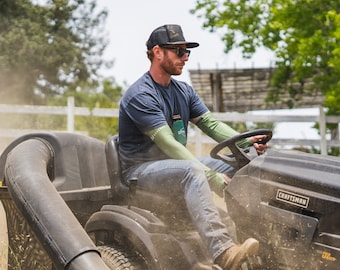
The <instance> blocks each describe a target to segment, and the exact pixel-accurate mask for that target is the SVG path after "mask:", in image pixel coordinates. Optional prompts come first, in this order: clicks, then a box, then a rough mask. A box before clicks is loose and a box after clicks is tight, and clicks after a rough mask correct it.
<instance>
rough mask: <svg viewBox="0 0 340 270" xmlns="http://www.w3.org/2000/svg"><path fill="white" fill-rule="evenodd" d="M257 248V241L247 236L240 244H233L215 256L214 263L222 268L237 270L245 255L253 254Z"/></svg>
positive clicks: (224, 269)
mask: <svg viewBox="0 0 340 270" xmlns="http://www.w3.org/2000/svg"><path fill="white" fill-rule="evenodd" d="M258 250H259V242H258V241H257V240H256V239H254V238H248V239H247V240H246V241H244V243H243V244H242V245H234V246H232V247H230V248H228V249H227V250H226V251H225V252H223V253H222V254H221V255H220V256H218V257H217V259H216V260H215V263H216V264H218V265H219V266H221V267H222V268H223V270H239V268H240V267H241V264H242V263H243V262H244V261H245V259H246V258H247V256H254V255H256V254H257V252H258Z"/></svg>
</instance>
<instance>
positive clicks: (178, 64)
mask: <svg viewBox="0 0 340 270" xmlns="http://www.w3.org/2000/svg"><path fill="white" fill-rule="evenodd" d="M160 66H161V68H162V69H163V70H164V71H165V72H166V73H168V74H169V75H181V74H182V70H183V67H184V62H183V61H181V60H177V61H173V60H171V59H170V58H169V57H168V55H167V53H166V54H165V57H164V59H163V62H162V63H161V64H160Z"/></svg>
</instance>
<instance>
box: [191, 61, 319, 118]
mask: <svg viewBox="0 0 340 270" xmlns="http://www.w3.org/2000/svg"><path fill="white" fill-rule="evenodd" d="M273 71H274V70H273V69H272V68H253V69H220V70H189V72H190V79H191V83H192V86H193V87H194V89H195V90H196V91H197V92H198V93H199V95H200V96H201V98H202V99H203V101H204V103H205V104H206V105H207V106H208V107H209V109H210V110H212V111H214V112H226V111H227V112H247V111H252V110H273V109H287V108H288V105H287V102H288V101H289V99H290V97H289V95H288V94H285V95H284V97H283V101H281V102H279V103H276V104H273V103H266V102H265V99H266V97H267V94H268V92H269V81H270V77H271V75H272V73H273ZM308 84H309V83H308V82H306V83H305V85H304V86H305V87H307V86H308ZM298 98H299V101H297V102H295V103H294V108H311V107H316V106H320V105H321V104H322V102H323V97H322V95H321V94H320V93H319V92H318V91H312V92H309V93H308V94H306V93H304V94H303V95H300V96H298Z"/></svg>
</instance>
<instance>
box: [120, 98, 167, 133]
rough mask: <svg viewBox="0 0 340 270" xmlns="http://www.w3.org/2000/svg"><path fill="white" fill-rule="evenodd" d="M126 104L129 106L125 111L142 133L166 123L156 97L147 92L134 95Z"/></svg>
mask: <svg viewBox="0 0 340 270" xmlns="http://www.w3.org/2000/svg"><path fill="white" fill-rule="evenodd" d="M126 106H128V107H129V109H128V110H125V111H126V113H127V114H128V116H129V117H130V119H132V120H133V122H134V124H135V125H136V126H137V128H138V129H139V130H140V131H142V132H143V133H145V132H147V131H150V130H153V129H155V128H158V127H161V126H164V125H167V121H166V119H165V116H164V114H163V112H162V110H161V108H160V104H159V102H158V101H157V99H156V97H155V96H153V95H150V94H149V93H147V92H143V93H140V94H138V95H136V96H135V97H133V98H132V99H130V101H129V103H128V104H126Z"/></svg>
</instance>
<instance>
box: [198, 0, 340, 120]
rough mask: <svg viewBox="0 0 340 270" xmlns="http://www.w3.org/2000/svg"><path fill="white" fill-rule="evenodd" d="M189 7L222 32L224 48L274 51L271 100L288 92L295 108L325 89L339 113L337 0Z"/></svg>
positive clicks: (240, 0)
mask: <svg viewBox="0 0 340 270" xmlns="http://www.w3.org/2000/svg"><path fill="white" fill-rule="evenodd" d="M191 12H192V13H193V14H196V15H197V16H198V17H201V18H203V20H204V22H203V27H204V28H207V29H209V30H210V31H212V32H217V31H218V32H220V33H221V34H222V36H223V41H224V43H225V51H226V52H229V51H231V50H232V49H233V48H236V47H238V48H241V49H242V51H243V55H244V57H246V58H247V57H248V58H249V57H251V56H252V55H253V54H254V53H255V51H256V49H257V48H259V47H266V48H268V49H270V50H272V51H274V53H275V55H276V59H277V60H276V71H275V73H274V76H273V77H272V82H271V84H272V85H271V86H272V88H271V92H270V93H269V96H268V101H271V102H277V101H279V100H280V98H282V96H283V95H284V94H287V93H289V95H290V97H291V100H290V104H288V105H289V106H290V107H293V106H294V101H296V100H297V99H299V98H301V97H302V96H303V95H306V94H308V93H309V91H321V92H322V93H323V94H324V96H325V103H324V105H325V106H326V107H327V108H328V109H329V113H332V114H340V80H339V78H340V47H339V44H340V14H339V13H340V1H339V0H328V1H324V0H303V1H302V0H233V1H219V0H197V1H196V7H195V8H194V9H193V10H192V11H191Z"/></svg>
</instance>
